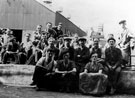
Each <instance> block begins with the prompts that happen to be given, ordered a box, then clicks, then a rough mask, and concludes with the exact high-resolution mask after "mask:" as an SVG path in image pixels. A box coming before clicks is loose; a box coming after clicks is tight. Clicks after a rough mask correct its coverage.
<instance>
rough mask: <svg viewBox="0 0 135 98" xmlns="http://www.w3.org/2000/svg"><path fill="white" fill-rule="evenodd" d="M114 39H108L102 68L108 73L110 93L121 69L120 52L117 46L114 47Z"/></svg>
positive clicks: (114, 87) (114, 86)
mask: <svg viewBox="0 0 135 98" xmlns="http://www.w3.org/2000/svg"><path fill="white" fill-rule="evenodd" d="M115 42H116V40H115V39H114V38H112V37H111V38H109V39H108V44H109V47H108V48H107V49H106V50H105V63H106V64H105V65H106V66H104V69H105V71H106V74H107V75H108V80H109V87H110V88H111V89H110V94H113V93H114V92H115V90H116V87H117V82H118V77H119V74H120V71H121V61H122V54H121V50H120V49H119V48H116V47H115Z"/></svg>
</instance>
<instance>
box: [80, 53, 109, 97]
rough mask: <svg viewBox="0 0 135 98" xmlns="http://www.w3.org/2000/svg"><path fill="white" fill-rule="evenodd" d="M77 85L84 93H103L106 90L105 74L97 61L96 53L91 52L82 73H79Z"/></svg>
mask: <svg viewBox="0 0 135 98" xmlns="http://www.w3.org/2000/svg"><path fill="white" fill-rule="evenodd" d="M79 78H80V82H79V87H80V90H81V92H82V93H84V94H94V95H95V94H96V95H99V94H103V93H105V92H106V86H107V75H105V74H103V66H102V64H100V63H98V54H97V53H93V54H91V59H90V61H89V62H88V63H87V64H86V66H85V70H84V72H83V73H80V77H79Z"/></svg>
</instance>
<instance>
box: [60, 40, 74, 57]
mask: <svg viewBox="0 0 135 98" xmlns="http://www.w3.org/2000/svg"><path fill="white" fill-rule="evenodd" d="M71 41H72V39H71V38H70V37H64V47H62V48H61V49H60V52H59V60H61V59H63V55H64V54H65V53H69V55H70V56H69V59H70V60H73V59H74V49H73V47H71Z"/></svg>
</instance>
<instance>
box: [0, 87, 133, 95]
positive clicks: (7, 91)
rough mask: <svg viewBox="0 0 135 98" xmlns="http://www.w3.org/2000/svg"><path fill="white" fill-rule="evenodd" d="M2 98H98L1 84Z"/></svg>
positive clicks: (0, 92)
mask: <svg viewBox="0 0 135 98" xmlns="http://www.w3.org/2000/svg"><path fill="white" fill-rule="evenodd" d="M0 98H97V97H94V96H90V95H81V94H74V93H60V92H50V91H36V90H35V88H34V87H18V86H3V85H0ZM102 98H135V95H113V96H109V95H105V96H102Z"/></svg>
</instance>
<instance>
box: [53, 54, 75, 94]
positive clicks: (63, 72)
mask: <svg viewBox="0 0 135 98" xmlns="http://www.w3.org/2000/svg"><path fill="white" fill-rule="evenodd" d="M55 73H56V74H55V77H57V80H56V81H57V86H58V87H59V88H58V89H60V90H62V91H66V92H69V91H71V92H72V91H75V89H76V85H75V84H76V82H77V81H78V80H77V78H76V68H75V63H74V62H73V61H70V60H69V53H66V54H64V55H63V60H60V61H58V62H57V65H56V69H55Z"/></svg>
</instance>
